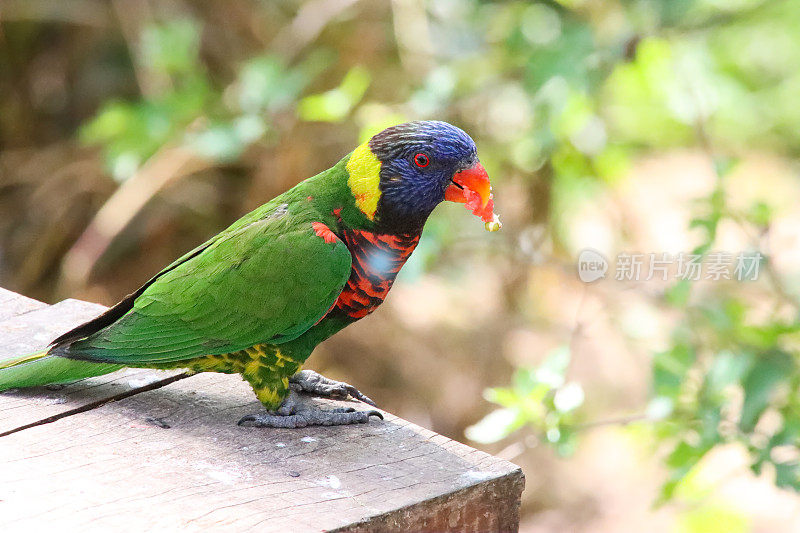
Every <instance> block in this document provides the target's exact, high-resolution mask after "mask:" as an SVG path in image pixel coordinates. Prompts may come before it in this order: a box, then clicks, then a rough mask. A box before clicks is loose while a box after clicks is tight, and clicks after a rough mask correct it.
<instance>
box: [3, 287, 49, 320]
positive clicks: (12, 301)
mask: <svg viewBox="0 0 800 533" xmlns="http://www.w3.org/2000/svg"><path fill="white" fill-rule="evenodd" d="M43 307H47V304H46V303H44V302H40V301H39V300H34V299H33V298H28V297H27V296H23V295H21V294H17V293H16V292H13V291H10V290H8V289H4V288H3V287H0V322H2V321H4V320H8V319H9V318H13V317H15V316H19V315H24V314H26V313H30V312H31V311H35V310H37V309H41V308H43Z"/></svg>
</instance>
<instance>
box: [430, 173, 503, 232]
mask: <svg viewBox="0 0 800 533" xmlns="http://www.w3.org/2000/svg"><path fill="white" fill-rule="evenodd" d="M452 181H453V183H451V184H450V186H449V187H447V189H446V190H445V192H444V199H445V200H448V201H450V202H457V203H462V204H464V207H466V208H467V209H469V210H470V211H472V214H473V215H475V216H477V217H478V218H480V219H481V220H483V221H484V222H485V223H486V231H497V230H499V229H500V228H501V227H502V226H503V225H502V224H501V223H500V217H498V216H497V215H496V214H495V213H494V199H493V197H492V185H491V183H489V176H488V174H486V169H484V168H483V165H481V164H480V163H475V164H474V165H473V166H471V167H470V168H467V169H464V170H461V171H459V172H456V173H455V174H454V175H453V180H452Z"/></svg>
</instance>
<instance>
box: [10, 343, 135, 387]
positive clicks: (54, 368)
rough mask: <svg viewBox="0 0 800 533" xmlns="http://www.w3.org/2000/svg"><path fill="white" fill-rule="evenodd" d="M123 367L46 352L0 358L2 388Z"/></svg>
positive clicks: (68, 379)
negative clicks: (67, 357)
mask: <svg viewBox="0 0 800 533" xmlns="http://www.w3.org/2000/svg"><path fill="white" fill-rule="evenodd" d="M121 368H123V367H122V365H111V364H106V363H87V362H85V361H74V360H72V359H66V358H64V357H57V356H55V355H48V354H47V351H42V352H37V353H32V354H28V355H25V356H22V357H13V358H10V359H5V360H0V391H4V390H6V389H21V388H25V387H37V386H40V385H50V384H53V383H69V382H71V381H77V380H79V379H83V378H90V377H94V376H102V375H103V374H108V373H111V372H115V371H117V370H119V369H121Z"/></svg>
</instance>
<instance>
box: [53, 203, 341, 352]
mask: <svg viewBox="0 0 800 533" xmlns="http://www.w3.org/2000/svg"><path fill="white" fill-rule="evenodd" d="M281 207H283V208H284V209H283V212H280V211H275V212H274V213H279V214H277V216H276V215H275V214H273V215H271V216H266V217H262V218H260V219H257V220H252V219H251V220H250V221H248V223H246V224H240V223H236V224H234V225H233V226H231V228H229V229H228V230H226V231H225V232H223V233H221V234H220V235H218V236H217V237H214V238H212V239H211V240H210V241H209V242H208V243H206V244H205V245H203V246H200V247H198V248H196V249H195V250H193V251H192V252H190V253H189V254H186V255H185V256H183V257H182V258H181V259H179V260H178V261H176V262H175V263H173V264H172V265H170V266H169V267H167V268H166V269H164V270H163V271H162V272H161V273H160V274H159V275H157V276H156V277H155V278H154V279H153V280H151V281H150V282H148V284H146V285H145V286H144V287H143V288H142V289H140V290H139V291H137V292H136V293H134V294H133V295H131V296H130V297H129V300H131V302H132V307H131V302H129V303H128V307H129V310H127V311H126V312H124V314H121V313H122V310H120V311H117V314H116V316H119V318H116V316H115V314H114V310H115V308H112V309H111V310H109V312H108V313H107V315H108V316H107V317H106V318H105V319H103V317H102V316H101V317H99V318H98V319H96V320H95V324H94V326H91V324H92V322H90V323H87V324H85V325H83V326H82V327H80V328H76V330H74V332H72V333H68V334H66V335H64V336H62V338H60V339H57V340H56V341H54V342H55V343H56V345H55V348H56V349H55V351H53V352H52V353H54V354H57V355H62V356H65V357H69V358H74V359H83V360H89V361H98V362H108V363H120V364H125V365H130V366H136V365H146V364H153V363H169V362H176V361H181V360H185V359H191V358H194V357H200V356H204V355H213V354H222V353H228V352H233V351H237V350H242V349H245V348H249V347H250V346H253V345H255V344H259V343H265V342H271V343H280V342H285V341H288V340H291V339H294V338H296V337H297V336H299V335H301V334H302V333H303V332H305V331H306V330H307V329H308V328H310V327H311V326H313V325H314V324H315V323H316V322H317V321H318V320H319V319H320V318H322V317H323V316H324V315H325V313H327V311H328V310H329V309H330V307H331V306H332V305H333V303H334V302H335V301H336V298H337V297H338V295H339V293H340V292H341V290H342V288H343V286H344V284H345V283H346V281H347V278H348V277H349V275H350V265H351V256H350V252H349V251H348V250H347V247H346V246H345V245H344V243H342V242H341V241H340V240H338V239H337V240H336V241H335V242H333V243H327V242H325V241H324V240H323V239H322V238H320V237H318V236H317V235H316V234H315V232H314V229H313V228H312V226H311V221H312V220H313V218H311V217H309V216H292V214H290V213H286V212H285V208H286V206H285V205H284V206H281ZM298 219H299V220H298ZM240 222H241V221H240ZM124 302H125V301H123V302H121V303H120V304H118V306H119V305H122V304H123V303H124ZM123 310H124V309H123ZM111 319H115V320H114V321H113V322H110V324H107V323H108V322H109V321H110V320H111ZM106 324H107V325H106ZM89 326H91V327H89ZM81 328H83V329H81ZM92 329H95V330H96V331H92ZM76 336H80V337H81V338H79V339H78V340H74V339H75V337H76ZM59 343H61V345H62V346H63V349H61V350H59Z"/></svg>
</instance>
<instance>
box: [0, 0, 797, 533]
mask: <svg viewBox="0 0 800 533" xmlns="http://www.w3.org/2000/svg"><path fill="white" fill-rule="evenodd" d="M799 95H800V6H798V5H797V3H796V2H793V1H791V0H605V1H599V0H550V1H528V2H523V1H511V2H503V1H479V0H442V1H436V2H434V1H433V0H393V1H389V0H380V1H372V0H371V1H367V0H361V1H356V0H310V1H307V2H300V1H292V0H279V1H256V0H229V1H226V2H210V1H209V2H204V1H200V2H189V1H182V0H166V1H158V2H155V1H149V0H125V1H122V0H117V1H101V0H72V1H70V2H61V1H58V0H52V1H48V0H3V1H2V3H0V285H2V286H3V287H6V288H8V289H12V290H15V291H17V292H21V293H23V294H26V295H29V296H32V297H35V298H39V299H41V300H44V301H46V302H56V301H58V300H60V299H63V298H66V297H76V298H82V299H86V300H91V301H96V302H100V303H104V304H113V303H114V302H115V301H116V300H118V299H119V298H121V297H122V296H124V295H125V294H127V293H129V292H131V291H132V290H134V289H135V288H137V287H138V286H139V285H140V284H141V283H143V282H144V281H146V280H147V279H148V278H149V277H150V276H152V275H153V274H155V273H156V272H157V271H158V270H159V269H160V267H162V266H164V265H165V264H167V263H169V262H170V261H171V260H173V259H174V258H176V257H178V256H179V255H181V254H182V253H184V252H185V251H187V250H189V249H191V248H193V247H194V246H195V245H196V244H198V243H200V242H202V241H203V240H205V239H206V238H208V237H210V236H211V235H213V234H215V233H217V232H218V231H220V230H221V229H223V228H224V227H226V226H227V225H228V224H229V223H231V222H232V221H234V220H235V219H236V218H238V217H239V216H240V215H242V214H244V213H246V212H248V211H250V210H251V209H253V208H255V207H256V206H258V205H260V204H262V203H264V202H266V201H267V200H269V199H270V198H272V197H273V196H275V195H277V194H279V193H280V192H282V191H284V190H286V189H287V188H289V187H291V186H292V185H294V184H295V183H297V182H299V181H301V180H302V179H304V178H306V177H308V176H311V175H313V174H315V173H317V172H319V171H322V170H324V169H326V168H328V167H329V166H331V165H332V164H334V163H335V162H336V161H338V160H339V159H340V158H341V157H342V156H343V155H345V154H346V153H348V152H349V151H350V150H352V148H353V147H355V146H356V144H357V143H359V142H362V141H363V140H365V139H366V138H368V137H369V136H370V135H371V134H373V133H375V132H377V131H379V130H380V129H382V128H383V127H385V126H388V125H391V124H394V123H397V122H401V121H404V120H410V119H441V120H447V121H450V122H452V123H454V124H456V125H458V126H460V127H462V128H463V129H464V130H466V131H467V132H468V133H470V134H471V135H472V136H473V138H474V139H475V140H476V142H477V144H478V147H479V153H480V156H481V159H482V161H483V163H484V165H485V166H486V168H487V169H488V171H489V174H490V176H491V177H492V181H493V185H494V190H495V198H496V206H497V207H496V210H497V212H499V213H500V214H501V216H502V219H503V222H504V224H505V226H504V228H503V230H502V231H500V232H499V233H491V234H490V233H486V232H485V231H484V230H483V224H482V223H481V222H480V221H478V220H476V219H475V218H474V217H472V216H471V215H470V214H469V213H468V212H467V211H466V210H464V209H463V208H462V207H461V206H457V205H454V204H449V205H443V206H441V207H439V208H438V209H437V211H436V212H435V213H434V216H433V217H432V218H431V220H430V222H429V223H428V225H427V227H426V230H425V236H424V238H423V239H422V242H421V244H420V247H419V248H418V249H417V251H416V252H415V254H414V256H413V257H412V259H411V261H410V262H409V263H408V264H407V266H406V267H405V269H404V271H403V272H402V274H401V276H400V279H399V281H398V283H396V284H395V287H394V289H393V290H392V293H391V294H390V296H389V298H388V300H387V302H386V304H385V305H384V306H383V307H382V308H381V309H380V310H379V311H378V312H377V313H375V314H374V315H372V316H370V317H369V318H368V319H366V320H364V321H362V322H360V323H358V324H356V325H354V326H352V327H350V328H348V329H347V330H345V331H344V332H342V333H340V334H339V335H337V336H335V337H334V338H333V339H331V340H330V341H328V342H327V343H325V344H324V345H322V346H321V347H320V348H319V349H318V350H317V352H316V353H315V354H314V356H313V357H312V359H311V360H310V367H312V368H314V369H316V370H319V371H321V372H324V373H325V374H327V375H329V376H330V377H334V378H339V379H346V380H347V381H349V382H350V383H353V384H354V385H356V386H358V387H359V388H360V389H361V390H363V391H365V392H366V393H368V394H369V395H370V396H372V397H373V398H375V399H376V400H377V401H378V402H379V404H380V405H381V406H382V407H384V408H386V409H388V410H389V411H392V412H394V413H396V414H398V415H400V416H402V417H404V418H407V419H409V420H411V421H413V422H416V423H418V424H420V425H423V426H426V427H429V428H431V429H434V430H435V431H438V432H440V433H443V434H445V435H447V436H449V437H452V438H455V439H458V440H461V441H463V442H467V443H469V444H471V445H473V446H477V447H479V448H481V449H484V450H486V451H489V452H491V453H495V454H499V455H500V456H502V457H505V458H507V459H509V460H512V461H514V462H516V463H518V464H520V465H521V466H522V467H523V469H524V471H525V474H526V476H527V488H526V490H525V493H524V495H523V509H522V530H523V531H526V532H544V531H574V532H612V531H613V532H617V531H648V532H662V531H663V532H673V531H676V532H716V531H719V532H726V533H731V532H733V533H735V532H744V531H757V532H789V531H797V530H798V528H799V527H800V525H798V524H800V498H798V495H797V493H796V492H795V491H796V490H797V489H798V488H800V464H799V463H798V456H799V454H798V448H797V445H798V441H799V440H800V393H798V390H799V389H800V387H798V385H800V370H799V369H798V364H799V363H800V358H799V357H798V355H797V353H798V348H799V347H800V322H799V321H798V311H799V310H800V292H799V291H800V246H799V245H800V212H798V209H797V207H796V206H797V200H798V197H799V195H800V176H799V175H798V173H799V172H800V168H799V167H798V161H799V160H798V157H800V105H798V96H799ZM586 248H591V249H593V250H595V251H596V252H597V253H599V254H601V255H602V256H603V257H604V258H605V259H606V260H607V264H608V271H607V272H606V273H605V277H604V278H601V279H598V280H596V281H594V282H591V283H586V282H582V281H581V280H580V279H579V276H578V271H577V261H578V256H579V254H580V252H581V251H582V250H584V249H586ZM620 254H623V255H620ZM624 254H627V256H626V255H624ZM632 254H643V255H642V256H635V257H634V259H636V261H638V259H642V266H641V275H635V274H636V273H635V272H634V271H633V270H626V268H624V266H625V264H626V259H625V258H626V257H627V258H628V259H630V257H631V256H632ZM650 254H655V255H650ZM662 254H668V255H666V256H663V255H662ZM679 254H685V255H687V256H688V254H693V255H694V256H695V258H696V259H697V261H696V262H697V263H698V264H700V265H701V267H702V270H701V272H700V274H699V276H691V275H686V274H687V273H686V269H685V268H682V267H685V265H682V264H681V263H680V261H678V259H677V258H678V257H679ZM741 254H747V255H746V257H755V258H756V261H755V262H753V263H751V264H750V266H751V267H754V268H755V269H756V271H755V272H753V270H752V269H751V270H750V271H749V273H748V275H747V276H745V277H746V279H737V278H741V277H742V276H737V275H736V271H735V268H736V265H737V258H738V257H740V255H741ZM593 257H594V258H595V259H597V257H598V256H596V255H595V256H593ZM654 258H655V259H658V260H659V261H661V263H658V265H661V266H663V265H665V264H666V265H667V266H666V268H665V269H663V270H662V269H655V274H654V275H651V274H650V270H651V267H655V266H657V265H656V262H655V261H652V259H654ZM665 259H666V260H665ZM636 261H634V263H635V262H636ZM599 262H601V263H602V261H599ZM721 264H725V265H726V269H725V272H727V276H726V275H723V274H714V272H720V267H714V265H721ZM740 273H741V272H740ZM648 278H649V279H648ZM692 278H698V279H692ZM754 278H755V279H754Z"/></svg>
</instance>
